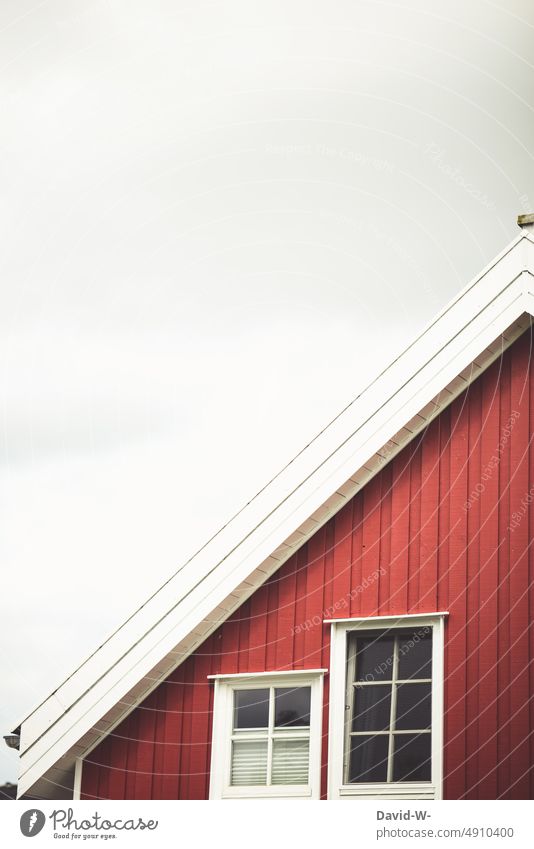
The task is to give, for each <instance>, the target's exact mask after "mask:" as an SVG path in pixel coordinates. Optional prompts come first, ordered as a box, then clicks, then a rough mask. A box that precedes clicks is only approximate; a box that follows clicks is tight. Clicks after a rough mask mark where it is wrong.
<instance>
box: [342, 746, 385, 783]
mask: <svg viewBox="0 0 534 849" xmlns="http://www.w3.org/2000/svg"><path fill="white" fill-rule="evenodd" d="M388 745H389V735H387V734H380V735H378V736H374V737H372V736H367V735H363V734H362V735H361V736H360V735H358V736H357V737H351V738H350V746H351V750H350V768H349V782H351V783H352V782H356V781H386V779H387V774H388Z"/></svg>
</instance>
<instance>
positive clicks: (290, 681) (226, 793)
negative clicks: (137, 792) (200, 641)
mask: <svg viewBox="0 0 534 849" xmlns="http://www.w3.org/2000/svg"><path fill="white" fill-rule="evenodd" d="M327 671H328V670H326V669H303V670H296V671H286V670H284V671H281V672H258V673H251V674H248V673H241V674H235V675H208V679H209V680H212V681H214V682H215V692H214V700H213V733H212V741H211V767H210V794H209V798H210V799H320V798H321V743H322V722H323V719H322V717H323V676H324V674H325V672H327ZM291 686H295V687H310V688H311V694H310V695H311V703H310V761H309V774H308V784H306V785H289V784H288V785H280V784H277V785H270V786H261V787H258V786H256V787H246V786H243V785H240V786H236V787H233V786H232V785H231V784H230V769H231V758H232V730H233V713H234V690H245V689H257V688H260V687H291Z"/></svg>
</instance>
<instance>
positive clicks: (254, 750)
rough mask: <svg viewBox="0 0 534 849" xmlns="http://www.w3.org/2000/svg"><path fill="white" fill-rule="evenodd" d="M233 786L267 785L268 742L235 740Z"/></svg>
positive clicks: (233, 749)
mask: <svg viewBox="0 0 534 849" xmlns="http://www.w3.org/2000/svg"><path fill="white" fill-rule="evenodd" d="M231 784H233V785H248V786H251V785H252V786H253V785H256V784H267V740H234V741H233V743H232V775H231Z"/></svg>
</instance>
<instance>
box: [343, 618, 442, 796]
mask: <svg viewBox="0 0 534 849" xmlns="http://www.w3.org/2000/svg"><path fill="white" fill-rule="evenodd" d="M444 615H445V614H431V615H429V616H428V617H416V616H405V617H402V616H401V617H372V618H370V619H355V620H343V621H339V622H335V623H332V632H333V633H332V666H331V676H332V679H331V712H330V730H329V798H342V797H351V796H352V797H362V798H399V799H407V798H428V799H434V798H440V796H441V747H442V710H443V708H442V705H443V617H444Z"/></svg>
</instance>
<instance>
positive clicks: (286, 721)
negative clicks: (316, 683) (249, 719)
mask: <svg viewBox="0 0 534 849" xmlns="http://www.w3.org/2000/svg"><path fill="white" fill-rule="evenodd" d="M310 698H311V687H277V688H276V690H275V691H274V699H275V702H274V724H275V727H276V728H289V727H291V726H295V725H300V726H302V725H304V726H308V725H309V724H310Z"/></svg>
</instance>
